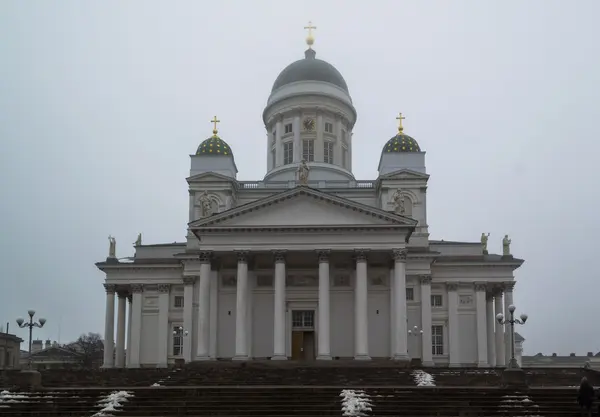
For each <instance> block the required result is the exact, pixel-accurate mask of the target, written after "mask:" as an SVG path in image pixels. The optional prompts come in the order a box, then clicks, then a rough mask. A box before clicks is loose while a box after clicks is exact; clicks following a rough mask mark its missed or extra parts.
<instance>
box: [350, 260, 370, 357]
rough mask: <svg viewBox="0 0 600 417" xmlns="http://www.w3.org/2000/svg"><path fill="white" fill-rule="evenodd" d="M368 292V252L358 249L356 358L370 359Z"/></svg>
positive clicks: (355, 322) (355, 315) (355, 302)
mask: <svg viewBox="0 0 600 417" xmlns="http://www.w3.org/2000/svg"><path fill="white" fill-rule="evenodd" d="M367 306H368V293H367V254H366V252H365V251H364V250H357V251H356V285H355V288H354V359H358V360H369V359H371V357H370V356H369V327H368V325H369V324H368V323H369V317H368V315H367V314H368V310H367Z"/></svg>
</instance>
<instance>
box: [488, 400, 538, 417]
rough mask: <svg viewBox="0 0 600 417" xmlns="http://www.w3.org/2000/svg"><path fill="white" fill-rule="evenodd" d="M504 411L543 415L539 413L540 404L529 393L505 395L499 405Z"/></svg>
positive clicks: (533, 416) (530, 416) (531, 416)
mask: <svg viewBox="0 0 600 417" xmlns="http://www.w3.org/2000/svg"><path fill="white" fill-rule="evenodd" d="M498 407H499V408H500V409H501V410H502V412H504V413H507V412H510V411H515V412H518V414H519V415H520V416H529V417H542V416H540V415H539V407H540V406H539V405H537V404H535V403H534V402H533V401H532V400H531V398H529V397H528V396H527V395H505V396H503V397H502V401H501V402H500V405H499V406H498Z"/></svg>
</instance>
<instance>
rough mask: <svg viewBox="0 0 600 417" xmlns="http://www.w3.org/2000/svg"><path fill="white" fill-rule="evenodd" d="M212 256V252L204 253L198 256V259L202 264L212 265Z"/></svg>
mask: <svg viewBox="0 0 600 417" xmlns="http://www.w3.org/2000/svg"><path fill="white" fill-rule="evenodd" d="M212 255H213V253H212V251H202V252H200V253H199V254H198V259H199V260H200V263H203V264H207V263H210V260H211V258H212Z"/></svg>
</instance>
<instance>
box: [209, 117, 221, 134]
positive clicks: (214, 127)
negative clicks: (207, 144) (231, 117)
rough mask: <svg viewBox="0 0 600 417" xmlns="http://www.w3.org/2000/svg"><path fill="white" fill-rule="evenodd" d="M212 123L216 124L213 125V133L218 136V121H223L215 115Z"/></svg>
mask: <svg viewBox="0 0 600 417" xmlns="http://www.w3.org/2000/svg"><path fill="white" fill-rule="evenodd" d="M211 123H212V124H213V125H214V126H213V135H215V136H216V135H217V133H218V132H219V131H218V130H217V123H221V121H220V120H218V119H217V116H215V117H214V118H213V119H212V120H211Z"/></svg>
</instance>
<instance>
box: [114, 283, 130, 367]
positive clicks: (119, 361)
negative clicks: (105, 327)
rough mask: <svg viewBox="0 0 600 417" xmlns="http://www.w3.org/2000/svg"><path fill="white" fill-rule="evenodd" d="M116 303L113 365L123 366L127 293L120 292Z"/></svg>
mask: <svg viewBox="0 0 600 417" xmlns="http://www.w3.org/2000/svg"><path fill="white" fill-rule="evenodd" d="M118 295H119V301H118V303H117V353H116V355H115V367H116V368H124V367H125V316H126V315H127V311H126V308H127V294H126V293H123V292H120V293H119V294H118Z"/></svg>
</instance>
